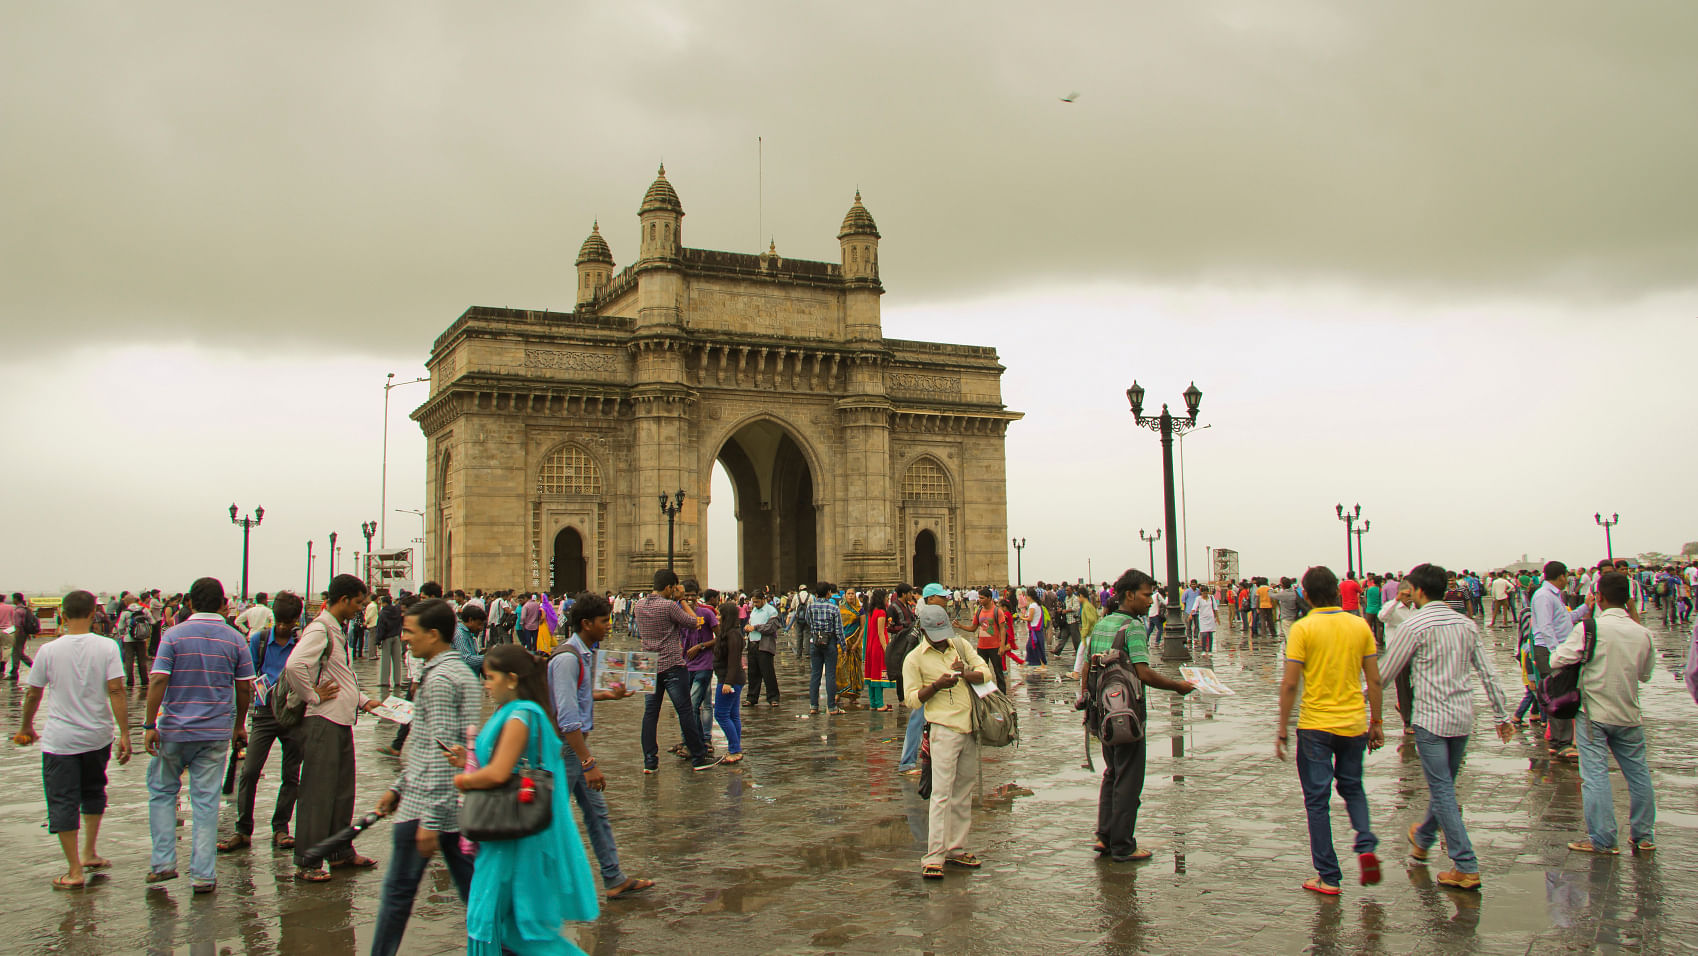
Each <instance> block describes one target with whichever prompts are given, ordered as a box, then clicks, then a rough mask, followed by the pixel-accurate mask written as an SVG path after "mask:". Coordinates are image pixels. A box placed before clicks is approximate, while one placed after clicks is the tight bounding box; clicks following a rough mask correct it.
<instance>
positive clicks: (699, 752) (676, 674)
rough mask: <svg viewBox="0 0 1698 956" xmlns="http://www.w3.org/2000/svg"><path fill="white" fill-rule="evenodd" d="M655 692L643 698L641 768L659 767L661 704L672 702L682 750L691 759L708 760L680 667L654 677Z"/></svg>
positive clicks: (687, 676) (686, 678)
mask: <svg viewBox="0 0 1698 956" xmlns="http://www.w3.org/2000/svg"><path fill="white" fill-rule="evenodd" d="M654 690H655V692H654V693H652V694H648V695H646V696H645V697H644V698H643V727H642V731H641V732H642V744H643V766H644V767H646V768H648V769H650V770H653V769H654V768H655V767H658V766H660V744H659V743H657V742H656V740H655V734H656V733H657V732H658V731H659V729H660V701H661V699H662V698H671V699H672V709H673V710H675V711H677V712H678V726H679V727H680V729H682V730H683V732H684V746H685V747H686V748H688V749H689V751H690V756H691V758H692V759H695V760H701V759H704V758H706V757H707V747H706V746H704V745H703V744H702V728H701V725H700V724H698V723H697V722H696V712H695V711H694V710H692V709H691V708H690V674H689V672H688V671H686V670H684V668H682V667H669V668H667V669H666V670H663V671H661V672H660V673H658V674H656V675H654Z"/></svg>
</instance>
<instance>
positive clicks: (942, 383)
mask: <svg viewBox="0 0 1698 956" xmlns="http://www.w3.org/2000/svg"><path fill="white" fill-rule="evenodd" d="M885 384H886V386H887V387H888V388H889V389H890V391H891V393H892V394H896V395H912V396H917V397H921V398H945V397H947V398H960V397H961V379H960V378H959V377H958V376H955V375H927V374H925V373H923V372H891V373H889V374H888V375H886V376H885Z"/></svg>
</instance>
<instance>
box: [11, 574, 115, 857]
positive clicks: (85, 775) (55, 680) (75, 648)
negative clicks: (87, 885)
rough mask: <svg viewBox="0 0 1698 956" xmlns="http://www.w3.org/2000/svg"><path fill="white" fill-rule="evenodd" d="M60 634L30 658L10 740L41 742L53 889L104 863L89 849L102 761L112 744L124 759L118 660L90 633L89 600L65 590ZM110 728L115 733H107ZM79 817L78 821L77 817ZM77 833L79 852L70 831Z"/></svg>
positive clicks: (96, 823)
mask: <svg viewBox="0 0 1698 956" xmlns="http://www.w3.org/2000/svg"><path fill="white" fill-rule="evenodd" d="M60 616H61V622H62V624H63V625H64V628H65V632H64V633H63V634H61V635H60V636H59V637H56V638H54V639H53V640H51V641H48V642H47V643H46V644H45V645H44V646H43V647H42V648H41V649H40V650H39V651H36V654H35V665H34V666H33V667H31V668H30V672H29V693H28V694H27V695H26V696H25V697H24V715H23V726H22V727H20V728H19V730H18V736H17V738H16V740H17V742H18V743H20V744H24V745H28V744H32V743H34V742H36V741H37V740H40V741H41V781H42V789H43V790H44V791H46V795H47V829H48V830H49V831H50V832H52V833H55V834H58V836H59V848H60V849H61V850H63V851H64V853H65V865H66V869H65V875H64V876H61V877H59V878H57V879H55V880H54V881H53V886H54V888H55V889H76V888H78V887H80V886H83V885H84V882H85V878H84V875H83V871H84V870H99V869H104V868H105V867H107V866H109V865H110V864H109V863H108V862H107V861H106V860H104V859H102V858H101V856H100V854H99V853H98V852H96V850H95V840H96V839H97V838H98V837H99V836H100V819H101V817H102V816H103V815H104V814H105V813H106V764H107V761H108V760H110V759H111V757H112V742H113V739H114V736H116V739H117V742H118V762H119V763H120V764H124V763H128V762H129V760H130V721H129V714H128V711H127V710H126V709H125V706H124V662H123V659H122V656H121V655H120V654H119V652H118V645H117V644H115V643H113V641H112V640H111V639H110V638H106V637H102V636H100V635H98V634H93V633H91V632H90V630H89V627H90V624H91V622H92V621H93V619H94V595H93V594H90V593H89V592H87V591H72V592H71V593H70V594H67V595H65V600H64V602H63V603H62V604H61V605H60ZM44 695H45V696H46V698H47V710H46V714H47V719H46V721H45V722H44V723H43V724H42V728H41V734H40V735H39V736H38V735H37V734H36V732H35V714H36V711H37V709H39V708H40V706H41V701H42V697H43V696H44ZM115 731H116V733H115ZM79 816H80V817H81V820H80V823H79V820H78V817H79ZM79 831H80V832H81V833H82V835H83V841H82V850H81V852H80V853H79V852H78V849H77V834H78V832H79Z"/></svg>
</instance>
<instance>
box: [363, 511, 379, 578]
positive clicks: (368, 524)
mask: <svg viewBox="0 0 1698 956" xmlns="http://www.w3.org/2000/svg"><path fill="white" fill-rule="evenodd" d="M360 534H363V535H365V539H366V569H365V570H366V584H367V585H368V586H369V585H370V584H371V539H372V538H373V537H374V536H375V535H376V534H377V522H375V521H362V522H360Z"/></svg>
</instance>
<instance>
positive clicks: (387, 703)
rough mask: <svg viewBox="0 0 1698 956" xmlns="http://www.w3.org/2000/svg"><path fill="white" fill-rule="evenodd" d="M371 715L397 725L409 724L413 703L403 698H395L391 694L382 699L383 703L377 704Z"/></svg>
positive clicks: (411, 719) (411, 720)
mask: <svg viewBox="0 0 1698 956" xmlns="http://www.w3.org/2000/svg"><path fill="white" fill-rule="evenodd" d="M372 714H373V715H374V716H377V717H382V718H383V719H384V720H392V721H394V722H395V723H398V724H410V723H412V722H413V702H412V701H410V700H408V699H407V698H405V697H396V696H395V695H393V694H391V695H390V696H389V697H386V698H384V701H383V703H382V704H379V705H378V708H377V709H376V710H374V711H372Z"/></svg>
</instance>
